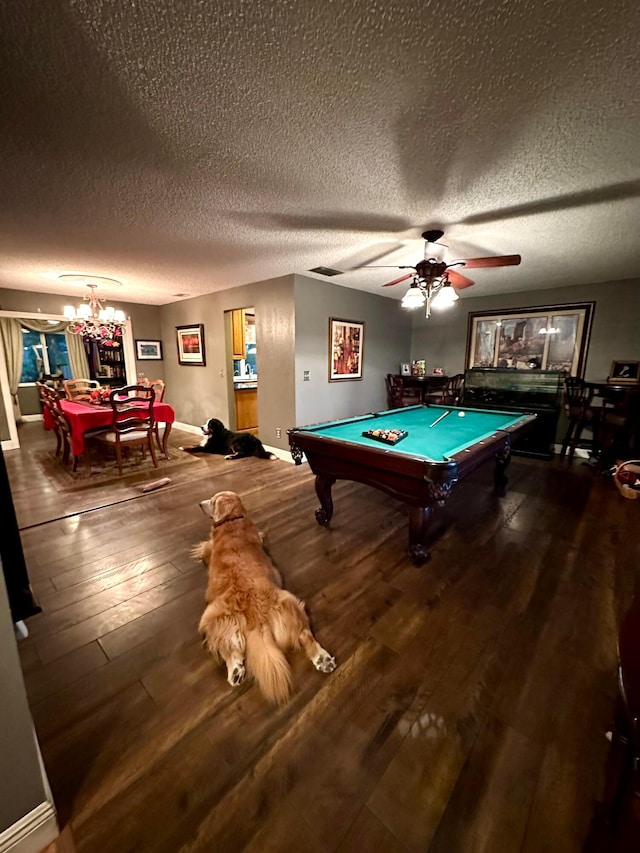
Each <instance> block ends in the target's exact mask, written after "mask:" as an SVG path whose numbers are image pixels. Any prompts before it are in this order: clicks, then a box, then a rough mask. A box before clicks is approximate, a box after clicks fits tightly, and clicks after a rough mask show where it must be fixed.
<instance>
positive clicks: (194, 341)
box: [176, 323, 207, 367]
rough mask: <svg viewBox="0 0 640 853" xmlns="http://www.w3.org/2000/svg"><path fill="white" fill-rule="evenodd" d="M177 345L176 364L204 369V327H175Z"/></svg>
mask: <svg viewBox="0 0 640 853" xmlns="http://www.w3.org/2000/svg"><path fill="white" fill-rule="evenodd" d="M176 339H177V345H178V364H194V365H199V366H201V367H204V365H206V363H207V360H206V355H205V349H204V325H203V324H202V323H198V324H197V325H195V326H176Z"/></svg>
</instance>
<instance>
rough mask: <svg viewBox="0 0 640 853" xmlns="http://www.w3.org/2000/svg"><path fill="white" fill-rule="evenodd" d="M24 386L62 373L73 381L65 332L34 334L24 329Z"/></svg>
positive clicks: (22, 378) (22, 377)
mask: <svg viewBox="0 0 640 853" xmlns="http://www.w3.org/2000/svg"><path fill="white" fill-rule="evenodd" d="M22 346H23V352H22V376H21V377H20V383H21V384H22V385H24V384H26V383H30V382H37V381H38V380H39V379H42V377H43V376H45V375H46V376H51V375H55V374H58V373H62V375H63V376H64V378H65V379H71V368H70V367H69V354H68V352H67V341H66V339H65V336H64V332H32V331H30V330H29V329H25V328H24V327H23V328H22Z"/></svg>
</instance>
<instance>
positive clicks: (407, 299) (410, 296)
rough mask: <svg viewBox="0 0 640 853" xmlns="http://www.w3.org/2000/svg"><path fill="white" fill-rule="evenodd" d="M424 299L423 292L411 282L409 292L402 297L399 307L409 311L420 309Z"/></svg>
mask: <svg viewBox="0 0 640 853" xmlns="http://www.w3.org/2000/svg"><path fill="white" fill-rule="evenodd" d="M426 298H427V297H426V295H425V292H424V291H423V290H422V289H421V288H420V287H418V285H417V284H416V283H415V282H413V283H412V284H411V285H410V286H409V290H407V292H406V293H405V295H404V296H403V297H402V302H401V303H400V305H401V306H402V308H409V309H410V310H411V309H413V308H422V306H423V305H424V303H425V300H426Z"/></svg>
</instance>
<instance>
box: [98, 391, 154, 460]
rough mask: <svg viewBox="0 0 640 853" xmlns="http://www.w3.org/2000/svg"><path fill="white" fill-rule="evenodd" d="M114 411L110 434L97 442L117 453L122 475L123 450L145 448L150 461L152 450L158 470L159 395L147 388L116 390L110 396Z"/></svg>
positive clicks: (101, 436)
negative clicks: (156, 423) (156, 410)
mask: <svg viewBox="0 0 640 853" xmlns="http://www.w3.org/2000/svg"><path fill="white" fill-rule="evenodd" d="M109 400H110V403H111V409H112V419H111V427H110V429H109V430H108V431H107V432H103V433H100V434H99V435H97V436H95V439H96V441H98V442H101V443H102V444H104V445H106V446H108V447H112V448H113V449H114V450H115V453H116V460H117V464H118V473H119V474H120V476H122V451H123V449H128V448H131V447H141V448H142V456H143V458H146V450H147V448H149V453H150V454H151V459H152V461H153V466H154V468H157V467H158V460H157V459H156V453H155V449H154V446H153V435H154V431H153V430H154V417H153V404H154V401H155V392H154V390H153V388H150V387H148V386H144V385H125V386H124V387H123V388H116V389H115V390H114V391H112V392H111V395H110V397H109Z"/></svg>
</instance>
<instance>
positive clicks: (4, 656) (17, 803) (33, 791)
mask: <svg viewBox="0 0 640 853" xmlns="http://www.w3.org/2000/svg"><path fill="white" fill-rule="evenodd" d="M0 733H1V734H0V767H2V774H0V834H2V832H3V831H4V830H5V829H7V828H8V827H10V826H13V824H14V823H16V821H18V820H20V818H22V817H24V815H26V814H28V813H29V812H30V811H32V809H34V808H35V807H36V806H38V805H40V803H44V802H45V801H46V800H47V799H48V792H47V790H46V788H45V783H44V779H43V776H42V771H41V766H40V760H39V756H38V752H37V749H36V741H35V734H34V729H33V722H32V720H31V714H30V712H29V705H28V703H27V695H26V692H25V688H24V682H23V680H22V670H21V669H20V661H19V658H18V650H17V648H16V639H15V635H14V629H13V622H12V621H11V613H10V611H9V601H8V599H7V589H6V586H5V582H4V575H3V572H2V571H1V570H0Z"/></svg>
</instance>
